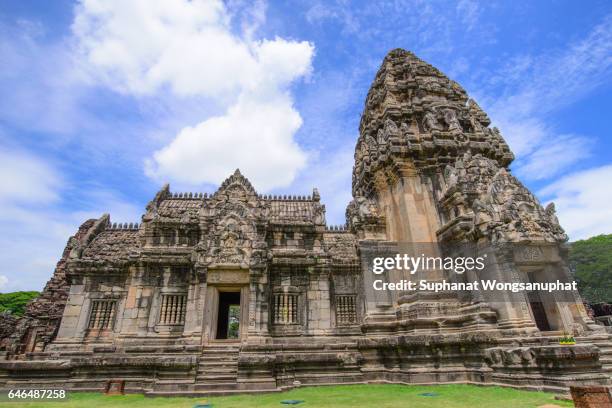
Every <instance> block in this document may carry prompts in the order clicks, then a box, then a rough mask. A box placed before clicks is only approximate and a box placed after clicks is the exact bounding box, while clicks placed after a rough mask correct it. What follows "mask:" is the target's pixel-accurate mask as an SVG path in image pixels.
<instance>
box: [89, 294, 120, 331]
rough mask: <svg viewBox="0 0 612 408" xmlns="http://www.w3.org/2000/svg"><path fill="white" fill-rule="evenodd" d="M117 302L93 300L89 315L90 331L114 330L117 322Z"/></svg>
mask: <svg viewBox="0 0 612 408" xmlns="http://www.w3.org/2000/svg"><path fill="white" fill-rule="evenodd" d="M116 306H117V301H115V300H92V302H91V312H90V313H89V324H88V326H87V327H88V328H89V329H96V330H104V329H112V327H113V323H114V320H115V307H116Z"/></svg>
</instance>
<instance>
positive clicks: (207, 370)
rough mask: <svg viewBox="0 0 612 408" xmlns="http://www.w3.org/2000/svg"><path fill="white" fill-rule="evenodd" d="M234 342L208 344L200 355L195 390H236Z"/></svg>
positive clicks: (236, 370)
mask: <svg viewBox="0 0 612 408" xmlns="http://www.w3.org/2000/svg"><path fill="white" fill-rule="evenodd" d="M239 352H240V345H239V344H236V343H219V344H209V345H208V346H206V347H205V348H204V350H203V351H202V355H201V356H200V360H199V365H198V372H197V374H196V380H195V386H194V389H195V391H213V392H214V391H228V392H231V391H236V390H238V354H239Z"/></svg>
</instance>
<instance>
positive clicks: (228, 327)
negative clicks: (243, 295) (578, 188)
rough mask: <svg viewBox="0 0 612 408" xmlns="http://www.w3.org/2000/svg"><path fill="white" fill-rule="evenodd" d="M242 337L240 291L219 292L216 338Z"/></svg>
mask: <svg viewBox="0 0 612 408" xmlns="http://www.w3.org/2000/svg"><path fill="white" fill-rule="evenodd" d="M238 339H240V292H219V309H218V314H217V335H216V340H238Z"/></svg>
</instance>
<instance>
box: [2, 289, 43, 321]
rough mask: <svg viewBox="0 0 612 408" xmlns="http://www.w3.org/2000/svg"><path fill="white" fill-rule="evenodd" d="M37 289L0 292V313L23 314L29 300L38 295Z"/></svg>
mask: <svg viewBox="0 0 612 408" xmlns="http://www.w3.org/2000/svg"><path fill="white" fill-rule="evenodd" d="M38 295H39V293H38V292H36V291H30V292H11V293H0V313H2V312H9V313H11V314H13V315H15V316H22V315H23V313H24V312H25V307H26V305H27V304H28V302H29V301H30V300H32V299H34V298H35V297H36V296H38Z"/></svg>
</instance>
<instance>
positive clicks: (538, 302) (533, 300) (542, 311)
mask: <svg viewBox="0 0 612 408" xmlns="http://www.w3.org/2000/svg"><path fill="white" fill-rule="evenodd" d="M527 276H528V277H529V281H530V282H532V283H533V282H537V279H536V277H535V275H534V274H533V272H530V273H528V274H527ZM527 298H528V299H529V307H530V308H531V313H533V320H535V324H536V326H537V327H538V329H539V330H540V331H550V330H551V327H550V322H549V321H548V316H546V308H545V306H544V302H543V301H542V298H541V297H540V294H539V293H538V292H537V291H532V292H527Z"/></svg>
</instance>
